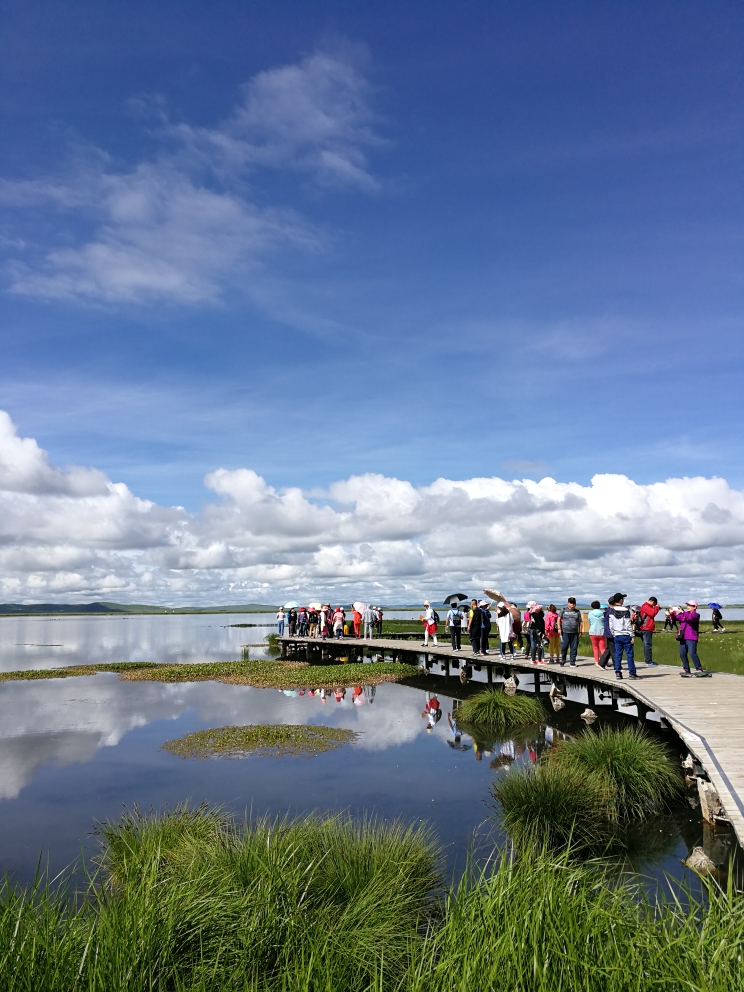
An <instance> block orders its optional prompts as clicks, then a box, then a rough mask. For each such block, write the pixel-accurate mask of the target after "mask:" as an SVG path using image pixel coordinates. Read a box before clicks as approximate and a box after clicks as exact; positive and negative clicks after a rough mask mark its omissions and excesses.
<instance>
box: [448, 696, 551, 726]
mask: <svg viewBox="0 0 744 992" xmlns="http://www.w3.org/2000/svg"><path fill="white" fill-rule="evenodd" d="M457 717H458V720H460V721H463V722H465V723H468V724H471V725H472V726H474V727H484V728H488V729H490V730H493V731H497V732H498V731H503V730H507V729H509V728H510V727H525V726H533V725H536V724H540V723H543V722H544V720H545V711H544V710H543V708H542V704H541V703H540V701H539V700H538V699H534V698H533V697H532V696H522V695H518V696H507V694H506V693H505V692H502V691H501V690H499V689H487V690H486V691H485V692H479V693H478V694H477V695H475V696H469V697H468V698H467V699H466V700H465V701H464V702H463V703H461V704H460V706H459V707H458V709H457Z"/></svg>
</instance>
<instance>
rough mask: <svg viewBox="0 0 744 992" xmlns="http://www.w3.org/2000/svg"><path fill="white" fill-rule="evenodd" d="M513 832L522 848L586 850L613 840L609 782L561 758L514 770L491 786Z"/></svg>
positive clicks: (598, 847) (514, 839)
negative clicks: (521, 769) (563, 761)
mask: <svg viewBox="0 0 744 992" xmlns="http://www.w3.org/2000/svg"><path fill="white" fill-rule="evenodd" d="M491 792H492V795H493V797H494V798H495V799H496V800H497V801H498V803H499V805H500V806H501V813H502V820H503V824H504V827H505V828H506V831H507V833H508V834H509V836H510V837H511V839H512V841H513V842H514V844H515V845H516V847H517V848H519V849H520V850H526V849H527V848H538V849H539V848H545V849H547V850H561V849H566V848H568V847H569V846H570V847H571V848H572V849H573V850H574V851H575V852H576V853H581V854H586V853H587V852H597V851H601V850H605V849H606V848H608V846H609V845H610V843H611V840H612V831H611V828H610V812H611V794H610V791H609V789H608V788H607V786H606V783H605V782H604V780H602V779H600V778H597V777H595V776H589V775H587V774H586V773H585V772H583V771H580V770H577V769H576V768H573V767H564V766H562V765H561V764H559V763H556V762H541V763H540V764H538V765H537V766H536V767H535V768H531V769H528V770H526V771H511V772H509V773H507V774H506V775H504V776H502V777H501V778H499V779H497V780H496V781H495V782H494V784H493V786H492V787H491Z"/></svg>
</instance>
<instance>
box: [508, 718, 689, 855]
mask: <svg viewBox="0 0 744 992" xmlns="http://www.w3.org/2000/svg"><path fill="white" fill-rule="evenodd" d="M681 789H682V777H681V773H680V772H679V771H678V769H677V767H676V765H675V763H674V761H673V760H672V758H671V757H670V756H669V754H668V753H667V751H666V748H665V747H664V745H663V744H661V743H659V742H658V741H656V740H654V739H653V738H651V737H649V736H648V735H647V734H645V733H644V732H643V731H642V730H641V729H639V728H636V727H626V728H622V729H614V728H609V727H608V728H602V729H600V730H597V731H594V730H589V729H588V730H585V731H583V732H582V733H581V734H579V736H578V737H576V738H574V739H573V740H567V741H562V742H561V743H560V744H558V745H557V747H556V748H554V749H553V751H552V752H550V753H549V754H548V755H547V756H546V757H545V758H544V759H543V760H542V761H541V762H540V763H539V764H538V765H537V766H536V767H535V768H532V769H527V770H525V771H512V772H510V773H509V774H508V775H506V776H504V778H503V779H501V780H500V781H497V782H496V783H495V784H494V785H493V787H492V793H493V796H494V798H495V799H497V800H498V802H499V804H500V805H501V810H502V813H503V821H504V826H505V827H506V829H507V831H508V833H509V835H510V837H511V838H512V840H513V841H514V843H515V844H516V845H517V847H520V848H525V847H527V846H537V847H545V848H547V849H548V850H560V849H564V848H566V847H568V846H571V847H572V848H573V849H574V850H575V851H581V852H586V851H588V850H600V849H602V848H605V849H606V848H609V847H617V848H625V847H627V846H628V845H627V843H626V841H627V839H628V837H629V836H630V835H629V833H628V823H629V822H633V821H634V822H635V823H638V822H640V821H643V820H646V819H648V818H650V817H654V816H658V814H659V813H660V812H661V811H663V810H664V809H665V808H666V807H667V806H668V804H669V802H670V801H671V800H672V799H674V797H675V796H677V795H678V794H679V793H680V791H681Z"/></svg>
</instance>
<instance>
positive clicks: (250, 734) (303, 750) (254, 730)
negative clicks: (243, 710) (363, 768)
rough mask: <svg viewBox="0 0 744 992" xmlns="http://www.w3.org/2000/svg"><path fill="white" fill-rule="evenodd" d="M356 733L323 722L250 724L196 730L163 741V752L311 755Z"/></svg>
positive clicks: (348, 741) (349, 740)
mask: <svg viewBox="0 0 744 992" xmlns="http://www.w3.org/2000/svg"><path fill="white" fill-rule="evenodd" d="M358 738H359V734H358V733H356V732H355V731H353V730H345V729H344V728H343V727H324V726H323V725H322V724H318V725H314V726H313V725H311V724H307V723H305V724H291V723H279V724H252V725H250V726H247V727H217V728H216V729H214V730H198V731H196V732H195V733H193V734H186V736H185V737H179V738H178V739H177V740H173V741H166V742H165V744H163V750H164V751H170V753H171V754H175V755H178V757H179V758H199V759H200V760H202V761H203V760H205V759H207V758H245V757H247V756H248V755H251V754H256V755H262V756H265V757H269V758H281V757H282V756H284V755H290V756H292V757H295V758H311V757H312V756H313V755H315V754H322V753H323V752H325V751H334V750H335V749H336V748H339V747H342V746H343V745H344V744H353V743H354V742H355V741H356V740H358Z"/></svg>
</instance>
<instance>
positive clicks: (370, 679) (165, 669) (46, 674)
mask: <svg viewBox="0 0 744 992" xmlns="http://www.w3.org/2000/svg"><path fill="white" fill-rule="evenodd" d="M98 672H117V673H118V674H119V677H120V678H122V679H125V680H126V681H128V682H209V681H217V682H226V683H228V684H229V685H251V686H254V687H255V688H258V689H304V688H306V687H308V686H312V687H313V688H319V689H343V688H346V686H349V685H361V686H365V685H381V684H382V683H383V682H401V681H402V680H403V679H405V678H410V677H411V676H414V675H417V674H418V668H417V667H416V666H415V665H403V664H399V663H396V662H389V661H388V662H382V661H380V662H374V663H369V664H349V665H312V666H311V665H308V663H307V662H306V661H213V662H206V663H203V664H196V665H158V664H156V663H155V662H139V661H133V662H126V661H124V662H113V663H111V664H101V665H74V666H70V667H69V668H45V669H28V670H26V671H18V672H0V682H2V681H6V682H10V681H18V680H27V679H28V680H30V679H64V678H72V677H73V676H77V675H96V674H97V673H98ZM300 672H302V673H303V674H300Z"/></svg>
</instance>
